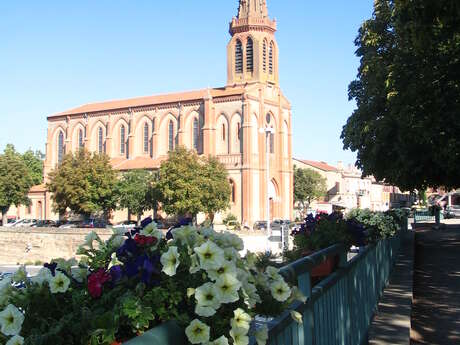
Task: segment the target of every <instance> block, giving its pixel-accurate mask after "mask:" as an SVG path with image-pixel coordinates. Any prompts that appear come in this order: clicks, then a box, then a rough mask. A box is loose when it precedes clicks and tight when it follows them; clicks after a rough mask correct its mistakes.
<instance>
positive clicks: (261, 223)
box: [252, 220, 267, 230]
mask: <svg viewBox="0 0 460 345" xmlns="http://www.w3.org/2000/svg"><path fill="white" fill-rule="evenodd" d="M252 228H253V229H254V230H265V229H266V228H267V221H266V220H258V221H257V222H255V223H254V225H253V227H252Z"/></svg>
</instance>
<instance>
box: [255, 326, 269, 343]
mask: <svg viewBox="0 0 460 345" xmlns="http://www.w3.org/2000/svg"><path fill="white" fill-rule="evenodd" d="M254 336H255V338H256V341H257V345H266V344H267V340H268V327H267V326H265V325H264V326H262V327H260V328H258V329H257V330H256V332H255V334H254Z"/></svg>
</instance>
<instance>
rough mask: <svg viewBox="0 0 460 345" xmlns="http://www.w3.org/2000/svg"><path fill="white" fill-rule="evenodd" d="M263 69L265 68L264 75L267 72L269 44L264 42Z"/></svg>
mask: <svg viewBox="0 0 460 345" xmlns="http://www.w3.org/2000/svg"><path fill="white" fill-rule="evenodd" d="M263 68H264V73H266V72H267V42H266V41H264V46H263Z"/></svg>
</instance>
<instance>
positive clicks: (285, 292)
mask: <svg viewBox="0 0 460 345" xmlns="http://www.w3.org/2000/svg"><path fill="white" fill-rule="evenodd" d="M270 291H271V293H272V296H273V298H274V299H276V300H277V301H279V302H284V301H286V300H287V299H288V298H289V296H290V295H291V289H290V288H289V285H287V284H286V282H285V281H284V280H277V281H274V282H273V283H271V285H270Z"/></svg>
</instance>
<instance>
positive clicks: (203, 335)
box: [185, 319, 210, 344]
mask: <svg viewBox="0 0 460 345" xmlns="http://www.w3.org/2000/svg"><path fill="white" fill-rule="evenodd" d="M209 332H210V328H209V326H208V325H206V324H205V323H203V322H201V321H200V320H198V319H195V320H193V321H192V322H191V323H190V325H188V326H187V328H186V329H185V334H186V335H187V339H188V341H189V342H191V343H192V344H202V343H206V342H208V341H209Z"/></svg>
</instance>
